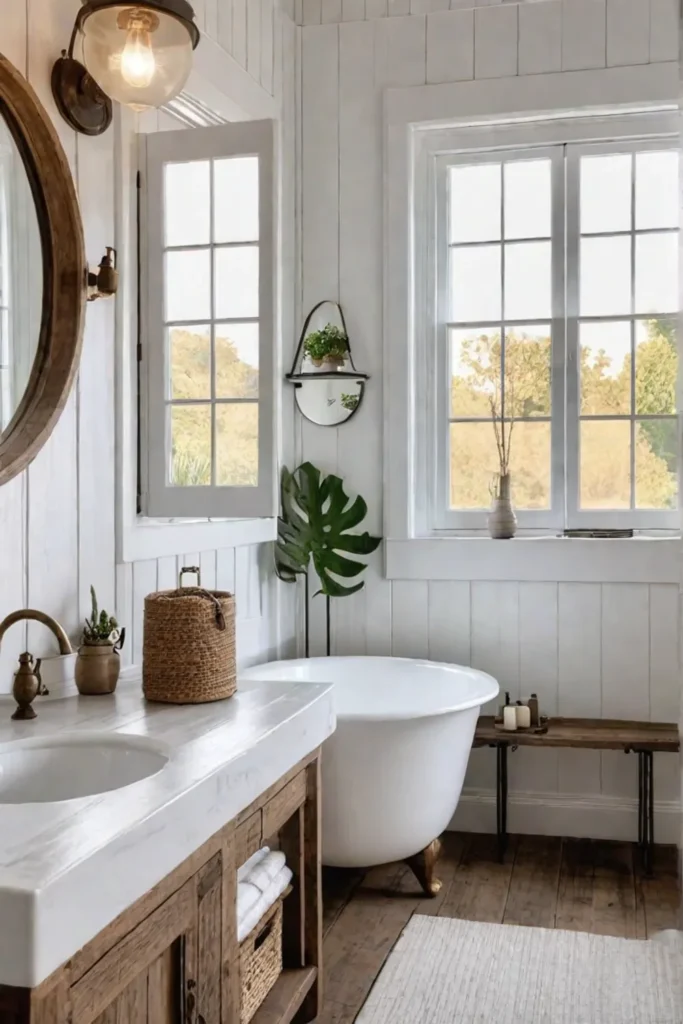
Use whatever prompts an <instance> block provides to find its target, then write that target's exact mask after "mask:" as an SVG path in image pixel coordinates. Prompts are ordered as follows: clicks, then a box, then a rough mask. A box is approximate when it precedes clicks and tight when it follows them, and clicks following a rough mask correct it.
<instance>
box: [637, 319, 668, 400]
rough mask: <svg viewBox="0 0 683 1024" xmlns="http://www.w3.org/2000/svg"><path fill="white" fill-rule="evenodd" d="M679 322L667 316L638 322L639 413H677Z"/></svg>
mask: <svg viewBox="0 0 683 1024" xmlns="http://www.w3.org/2000/svg"><path fill="white" fill-rule="evenodd" d="M677 376H678V350H677V347H676V322H675V320H667V319H666V318H664V317H660V318H658V319H653V320H638V321H636V412H638V413H641V415H642V414H643V413H644V414H645V415H648V416H654V415H656V414H657V413H664V414H665V415H667V414H668V415H673V414H674V413H675V412H676V378H677Z"/></svg>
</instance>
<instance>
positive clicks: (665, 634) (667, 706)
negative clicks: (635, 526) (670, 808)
mask: <svg viewBox="0 0 683 1024" xmlns="http://www.w3.org/2000/svg"><path fill="white" fill-rule="evenodd" d="M679 604H680V601H679V592H678V587H677V586H672V585H668V584H653V585H652V586H651V587H650V717H651V718H652V720H653V721H654V722H677V721H678V720H679V714H680V685H679V671H680V670H679V664H678V622H679ZM654 760H655V794H656V797H657V799H658V800H679V799H680V795H681V794H680V786H681V777H680V765H679V763H678V759H677V758H675V757H664V756H656V757H655V759H654Z"/></svg>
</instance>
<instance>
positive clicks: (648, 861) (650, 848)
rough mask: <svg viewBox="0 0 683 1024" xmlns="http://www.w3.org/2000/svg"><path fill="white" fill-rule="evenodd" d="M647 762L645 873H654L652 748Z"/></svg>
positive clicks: (647, 752)
mask: <svg viewBox="0 0 683 1024" xmlns="http://www.w3.org/2000/svg"><path fill="white" fill-rule="evenodd" d="M645 764H646V765H647V773H646V776H647V829H646V836H645V862H644V863H645V874H646V875H647V876H648V877H650V876H651V875H652V856H653V853H654V844H655V778H654V754H653V753H652V751H651V750H648V751H646V752H645Z"/></svg>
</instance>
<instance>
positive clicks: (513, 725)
mask: <svg viewBox="0 0 683 1024" xmlns="http://www.w3.org/2000/svg"><path fill="white" fill-rule="evenodd" d="M503 728H504V729H507V730H508V732H515V730H516V729H517V708H516V707H515V705H514V704H508V705H506V706H505V707H504V708H503Z"/></svg>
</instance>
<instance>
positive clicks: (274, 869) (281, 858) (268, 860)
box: [244, 850, 285, 892]
mask: <svg viewBox="0 0 683 1024" xmlns="http://www.w3.org/2000/svg"><path fill="white" fill-rule="evenodd" d="M284 866H285V855H284V853H283V852H282V850H274V851H272V852H271V851H270V850H268V853H267V855H266V856H265V857H264V858H263V859H262V860H260V861H258V862H257V863H256V865H255V866H254V867H252V869H251V870H250V871H249V872H248V874H247V876H246V878H245V879H244V881H245V882H250V883H251V885H255V886H256V888H257V889H260V890H261V892H265V891H266V889H267V888H268V886H269V885H270V883H271V882H272V881H273V879H274V878H277V876H278V875H279V873H280V872H281V871H282V869H283V867H284Z"/></svg>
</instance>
